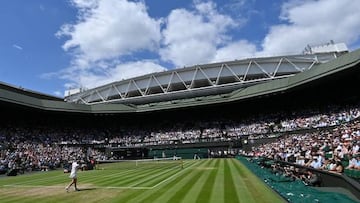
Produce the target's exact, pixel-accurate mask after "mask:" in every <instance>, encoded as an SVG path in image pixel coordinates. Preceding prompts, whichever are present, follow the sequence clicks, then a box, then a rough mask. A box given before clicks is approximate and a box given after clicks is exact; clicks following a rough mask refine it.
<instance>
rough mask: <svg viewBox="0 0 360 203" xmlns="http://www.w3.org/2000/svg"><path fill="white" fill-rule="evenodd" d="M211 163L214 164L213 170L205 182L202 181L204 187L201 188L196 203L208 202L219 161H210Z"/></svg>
mask: <svg viewBox="0 0 360 203" xmlns="http://www.w3.org/2000/svg"><path fill="white" fill-rule="evenodd" d="M211 162H212V163H214V169H213V170H211V172H210V174H209V176H208V177H207V179H206V181H204V185H203V186H202V187H201V191H200V193H199V195H198V196H197V198H196V202H209V199H210V194H211V191H212V188H213V187H214V184H215V177H216V173H217V171H218V170H219V165H220V160H219V159H216V160H211Z"/></svg>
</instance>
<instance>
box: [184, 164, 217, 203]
mask: <svg viewBox="0 0 360 203" xmlns="http://www.w3.org/2000/svg"><path fill="white" fill-rule="evenodd" d="M215 165H216V162H215V161H212V160H210V159H208V160H206V165H205V167H204V168H196V169H194V170H201V171H202V175H201V177H200V178H199V180H198V181H196V183H194V184H193V186H192V187H191V189H190V190H189V191H188V192H187V193H186V194H185V195H184V196H183V197H182V198H181V199H182V201H181V202H183V203H188V202H194V201H196V200H197V199H198V197H199V195H200V192H201V191H202V189H203V188H204V187H205V183H206V181H207V180H208V179H209V176H210V174H211V173H212V172H213V171H214V170H216V168H215ZM208 196H209V195H208Z"/></svg>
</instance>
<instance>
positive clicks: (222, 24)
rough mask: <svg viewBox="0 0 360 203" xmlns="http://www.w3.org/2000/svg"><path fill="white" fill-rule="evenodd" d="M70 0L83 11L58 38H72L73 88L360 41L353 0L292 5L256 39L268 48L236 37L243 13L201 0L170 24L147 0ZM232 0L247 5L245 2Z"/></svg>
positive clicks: (67, 46)
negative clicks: (149, 7)
mask: <svg viewBox="0 0 360 203" xmlns="http://www.w3.org/2000/svg"><path fill="white" fill-rule="evenodd" d="M71 2H72V4H73V5H74V6H75V7H76V8H77V9H78V11H79V16H78V19H77V22H76V23H74V24H65V25H63V26H62V27H61V29H60V31H59V32H58V33H57V36H64V37H68V39H67V40H66V42H65V43H64V44H63V48H64V50H65V51H66V52H68V53H70V54H72V56H73V60H72V61H71V64H70V67H69V68H67V69H65V70H62V71H60V72H59V73H58V74H60V75H61V77H62V78H63V79H66V80H67V84H66V86H67V87H74V86H79V85H80V86H85V87H88V88H90V87H96V86H98V85H103V84H106V83H109V82H112V81H116V80H121V79H125V78H129V77H135V76H139V75H144V74H147V73H151V72H158V71H163V70H165V68H164V67H162V66H160V65H159V63H158V60H162V61H163V62H170V63H171V64H173V65H174V66H176V67H183V66H187V65H195V64H202V63H210V62H219V61H227V60H234V59H241V58H248V57H252V56H264V55H265V56H269V55H278V54H292V53H300V52H301V51H302V50H303V48H304V47H305V46H306V45H307V44H314V43H323V42H329V41H330V40H334V41H335V42H345V43H347V44H348V45H351V43H355V42H358V40H359V36H360V20H359V19H360V12H358V11H357V8H359V7H360V1H353V0H342V1H337V0H316V1H315V0H307V1H299V0H291V1H288V2H287V3H285V4H283V6H282V12H281V14H280V15H279V19H280V20H281V23H279V24H276V25H272V26H270V27H269V31H268V33H262V34H259V33H256V34H254V35H258V36H265V37H264V38H259V39H257V40H258V41H262V44H261V47H256V45H255V43H253V42H251V41H249V40H247V39H244V38H241V36H237V37H236V39H237V40H234V39H233V37H234V36H233V35H232V34H233V33H232V30H233V29H240V28H241V26H242V25H243V23H244V22H248V23H251V19H246V18H239V16H243V15H237V16H235V14H234V13H235V12H234V11H232V12H230V13H232V15H230V14H229V13H226V12H223V13H220V11H219V10H221V9H218V8H217V5H216V4H215V3H213V2H212V1H206V2H204V1H201V0H194V2H193V7H192V8H191V9H185V8H177V9H174V10H172V11H171V12H170V14H169V15H168V16H164V19H154V18H151V17H150V16H149V15H148V13H147V8H146V5H145V2H144V1H135V2H133V1H132V2H130V1H126V0H104V1H102V0H71ZM232 2H233V3H234V2H235V3H237V4H236V5H237V6H238V7H242V6H244V7H246V6H248V5H246V4H245V1H243V0H240V1H235V0H234V1H232ZM246 8H247V7H246ZM243 9H244V8H243ZM249 17H251V15H249ZM161 25H162V26H163V27H162V30H161ZM240 31H241V30H240ZM236 33H241V32H239V30H237V32H236ZM234 38H235V37H234ZM141 52H148V53H151V54H152V57H153V58H150V59H152V60H151V61H150V60H148V59H146V58H142V59H140V60H139V61H134V59H133V58H137V55H136V54H138V53H141ZM156 54H158V55H159V57H160V59H156V57H157V56H156ZM132 56H135V57H132ZM126 57H129V58H131V61H129V60H127V59H126ZM49 75H52V74H49Z"/></svg>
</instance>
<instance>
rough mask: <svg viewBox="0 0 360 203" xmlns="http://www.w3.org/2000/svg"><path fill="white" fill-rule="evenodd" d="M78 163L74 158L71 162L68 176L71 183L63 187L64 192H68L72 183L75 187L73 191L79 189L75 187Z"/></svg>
mask: <svg viewBox="0 0 360 203" xmlns="http://www.w3.org/2000/svg"><path fill="white" fill-rule="evenodd" d="M79 167H80V165H79V164H78V161H77V160H75V161H74V162H73V163H72V164H71V172H70V176H69V178H71V183H70V184H69V185H68V186H67V187H66V188H65V190H66V192H69V188H70V187H71V186H72V185H74V187H75V191H79V189H78V188H77V185H76V183H77V171H78V169H79Z"/></svg>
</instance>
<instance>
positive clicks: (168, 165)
mask: <svg viewBox="0 0 360 203" xmlns="http://www.w3.org/2000/svg"><path fill="white" fill-rule="evenodd" d="M97 163H98V164H97V166H96V168H97V169H103V170H116V169H156V168H161V169H173V168H182V167H183V160H182V158H181V157H171V158H154V159H137V160H99V161H97Z"/></svg>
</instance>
